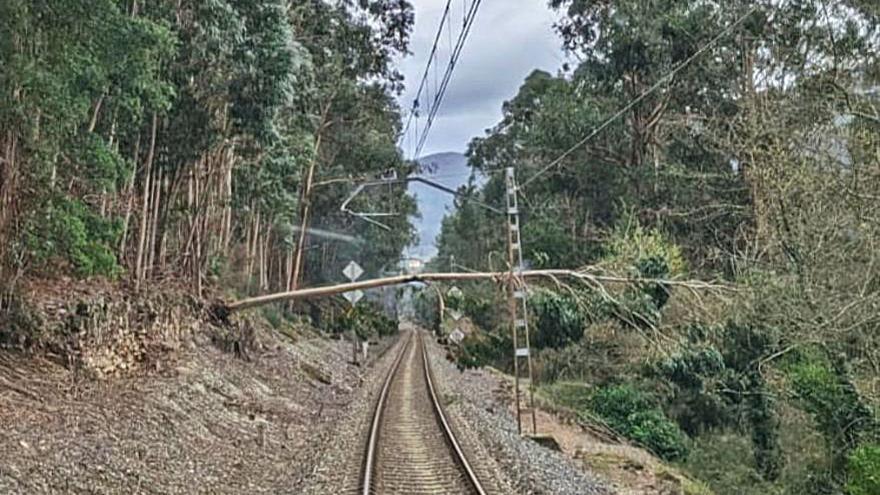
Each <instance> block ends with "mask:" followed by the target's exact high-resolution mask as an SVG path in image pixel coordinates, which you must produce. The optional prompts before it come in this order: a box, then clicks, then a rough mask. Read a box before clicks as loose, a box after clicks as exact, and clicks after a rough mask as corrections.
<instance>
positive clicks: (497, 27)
mask: <svg viewBox="0 0 880 495" xmlns="http://www.w3.org/2000/svg"><path fill="white" fill-rule="evenodd" d="M471 1H472V0H453V2H452V5H453V8H452V16H451V17H452V26H453V42H454V38H455V37H456V35H455V33H456V32H457V31H458V30H460V26H461V23H462V17H463V14H464V13H463V6H464V5H463V4H465V3H466V4H468V5H470V2H471ZM412 3H413V5H414V6H415V10H416V26H415V31H414V33H413V38H412V43H411V46H410V50H411V51H412V52H413V55H411V56H410V57H408V58H406V59H405V60H403V61H401V68H402V71H403V73H404V75H405V76H406V82H407V91H406V93H405V94H404V95H403V97H402V98H401V106H402V107H403V108H404V109H407V110H408V109H409V108H410V107H411V106H412V101H413V100H414V98H415V93H416V91H417V89H418V84H419V81H420V80H421V77H422V73H423V72H424V70H425V64H426V62H427V59H428V56H429V54H430V50H431V46H432V43H433V41H434V36H435V34H436V32H437V26H438V24H439V22H440V17H441V15H442V13H443V8H444V7H445V5H446V0H412ZM555 18H556V14H555V13H554V12H552V11H551V10H550V9H549V8H548V7H547V1H546V0H504V1H502V0H484V1H483V2H482V4H481V7H480V10H479V12H478V14H477V19H476V22H475V24H474V26H473V29H472V31H471V35H470V37H469V38H468V42H467V45H466V46H465V48H464V51H463V52H462V55H461V58H460V59H459V64H458V66H457V67H456V69H455V72H454V74H453V76H452V81H451V83H450V85H449V89H448V90H447V92H446V97H445V98H444V100H443V106H442V107H441V108H440V112H439V114H438V116H437V118H436V120H435V121H434V125H433V127H432V130H431V134H430V136H429V138H428V141H427V143H426V144H425V148H424V149H423V151H422V156H427V155H430V154H433V153H439V152H446V151H458V152H464V151H465V149H466V147H467V143H468V142H469V141H470V140H471V138H473V137H476V136H480V135H483V133H484V131H485V129H487V128H489V127H491V126H493V125H494V124H495V123H497V122H498V120H499V119H500V117H501V105H502V103H504V101H505V100H508V99H510V98H511V97H512V96H514V95H515V94H516V91H517V89H518V88H519V86H520V84H521V83H522V81H523V79H525V77H526V76H527V75H528V74H529V73H530V72H531V71H532V70H534V69H536V68H540V69H543V70H547V71H549V72H551V73H555V72H556V71H557V70H558V69H559V67H560V66H561V65H562V62H563V60H564V54H563V53H562V50H561V47H560V46H561V42H560V40H559V38H557V36H556V34H555V33H554V32H553V29H552V25H553V22H554V20H555ZM442 39H443V42H442V43H441V45H440V50H439V61H440V62H441V63H440V64H439V67H438V69H439V75H440V77H442V74H443V70H444V69H445V67H446V63H447V62H448V60H449V52H450V47H449V41H448V38H447V37H446V35H445V34H444V36H443V37H442ZM432 74H433V69H432ZM431 79H432V81H433V77H432V78H431ZM432 84H433V83H432ZM424 100H425V98H424V97H423V103H422V106H423V108H424V107H425V102H424ZM422 121H424V118H422ZM403 148H404V150H405V151H406V152H407V154H409V153H410V152H411V146H410V144H409V142H405V143H404V145H403Z"/></svg>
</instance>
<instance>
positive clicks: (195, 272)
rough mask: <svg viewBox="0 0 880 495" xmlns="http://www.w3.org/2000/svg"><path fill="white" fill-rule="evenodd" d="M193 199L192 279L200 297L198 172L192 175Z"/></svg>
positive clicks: (200, 237) (200, 252)
mask: <svg viewBox="0 0 880 495" xmlns="http://www.w3.org/2000/svg"><path fill="white" fill-rule="evenodd" d="M193 193H194V194H193V198H194V200H195V204H194V211H193V215H194V218H193V225H194V226H195V246H193V277H194V281H195V284H196V296H197V297H202V232H201V230H202V229H201V228H200V221H199V217H200V215H199V213H200V209H201V206H202V205H201V203H202V201H201V197H200V196H201V183H200V181H199V170H198V169H196V170H195V171H194V174H193Z"/></svg>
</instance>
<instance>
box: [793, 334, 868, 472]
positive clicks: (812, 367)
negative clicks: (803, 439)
mask: <svg viewBox="0 0 880 495" xmlns="http://www.w3.org/2000/svg"><path fill="white" fill-rule="evenodd" d="M787 374H788V377H789V380H790V383H791V389H792V393H793V394H794V396H795V398H796V399H797V400H798V402H799V403H800V404H801V405H802V407H803V408H804V409H805V410H806V411H807V412H809V413H810V414H811V415H813V417H814V418H815V420H816V423H817V425H818V427H819V430H820V431H821V432H822V433H823V434H824V435H825V437H826V439H827V442H828V445H829V447H830V448H831V450H832V452H833V455H834V458H835V470H836V471H837V473H838V474H841V472H842V470H843V468H844V465H845V463H846V457H847V456H848V455H849V454H850V452H851V451H852V450H853V449H854V448H856V446H857V445H859V444H860V443H861V441H862V439H863V438H865V436H866V435H867V434H868V433H870V432H872V431H873V430H874V429H875V427H876V419H875V417H874V414H873V412H872V411H871V409H870V408H869V407H868V406H867V405H865V403H864V402H863V401H862V399H861V397H859V394H858V392H857V391H856V390H855V387H854V386H853V385H852V382H851V381H850V380H849V377H848V376H847V374H846V372H845V371H844V370H843V369H842V368H841V366H840V365H835V363H834V361H833V360H832V359H830V358H829V357H828V356H827V355H826V354H825V353H823V352H821V351H820V350H810V351H805V352H802V353H800V354H799V355H798V356H797V357H796V358H795V359H794V360H793V362H792V363H790V364H789V365H788V366H787Z"/></svg>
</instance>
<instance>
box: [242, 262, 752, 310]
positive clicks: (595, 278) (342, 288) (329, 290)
mask: <svg viewBox="0 0 880 495" xmlns="http://www.w3.org/2000/svg"><path fill="white" fill-rule="evenodd" d="M515 277H516V278H524V279H528V278H550V279H555V278H563V277H565V278H575V279H579V280H581V281H585V282H588V283H592V284H594V285H598V284H601V283H610V284H642V283H645V284H651V283H653V284H663V285H665V286H668V287H685V288H688V289H691V290H697V289H699V290H723V291H737V290H738V289H737V288H736V287H734V286H731V285H724V284H717V283H711V282H703V281H686V280H664V279H651V278H633V277H619V276H609V275H594V274H592V273H589V272H587V271H584V270H581V271H578V270H526V271H523V272H521V273H516V274H515ZM509 278H510V272H466V273H460V272H451V273H418V274H407V275H397V276H393V277H384V278H377V279H371V280H363V281H360V282H351V283H345V284H336V285H328V286H324V287H313V288H309V289H299V290H294V291H289V292H279V293H276V294H268V295H265V296H257V297H251V298H247V299H242V300H240V301H235V302H232V303H228V304H226V305H225V310H226V313H230V312H234V311H240V310H243V309H248V308H254V307H257V306H263V305H266V304H271V303H275V302H280V301H289V300H293V299H308V298H314V297H326V296H333V295H337V294H343V293H345V292H351V291H355V290H366V289H375V288H377V287H385V286H389V285H401V284H408V283H412V282H451V281H467V280H495V281H499V282H503V281H507V280H509Z"/></svg>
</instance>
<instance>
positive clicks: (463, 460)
mask: <svg viewBox="0 0 880 495" xmlns="http://www.w3.org/2000/svg"><path fill="white" fill-rule="evenodd" d="M416 338H418V339H419V340H418V342H419V344H420V346H421V348H422V362H423V363H424V365H425V380H426V381H427V382H428V392H429V393H430V394H431V403H432V404H433V405H434V412H435V413H436V414H437V419H438V420H439V421H440V424H441V425H442V426H443V433H444V435H445V436H446V440H447V441H448V442H449V445H450V446H451V447H452V450H453V452H455V458H456V461H457V462H458V463H459V464H460V465H461V468H462V470H463V471H464V472H465V475H466V478H467V481H468V483H469V484H470V485H471V486H472V487H473V489H474V493H476V494H477V495H486V490H485V489H483V485H482V483H480V479H479V478H478V477H477V474H476V473H475V472H474V470H473V468H472V467H471V464H470V463H469V462H468V460H467V457H466V456H465V455H464V451H463V450H462V449H461V445H460V444H459V443H458V440H457V439H456V438H455V433H453V431H452V427H451V426H450V425H449V421H447V419H446V414H445V413H444V412H443V407H442V406H441V405H440V399H439V397H437V391H436V389H435V388H434V373H433V372H432V371H431V361H430V359H429V358H428V350H427V347H426V346H425V344H424V342H422V335H421V334H419V335H418V337H416Z"/></svg>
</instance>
